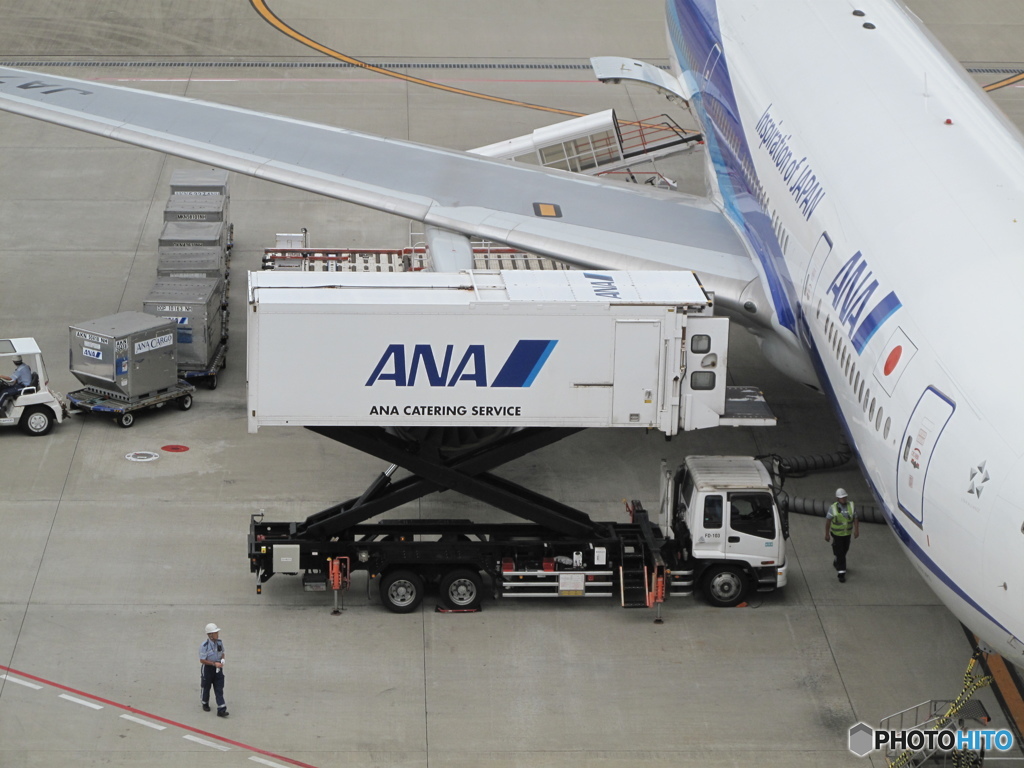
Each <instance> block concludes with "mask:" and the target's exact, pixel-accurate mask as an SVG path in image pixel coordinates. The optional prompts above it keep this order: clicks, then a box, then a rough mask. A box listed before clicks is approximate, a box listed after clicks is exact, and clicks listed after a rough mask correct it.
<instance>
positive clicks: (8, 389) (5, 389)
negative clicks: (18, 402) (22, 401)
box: [0, 363, 32, 405]
mask: <svg viewBox="0 0 1024 768" xmlns="http://www.w3.org/2000/svg"><path fill="white" fill-rule="evenodd" d="M31 386H32V369H31V368H29V367H28V366H27V365H25V364H24V363H21V364H19V365H18V366H17V367H16V368H15V369H14V378H13V379H12V380H11V383H10V384H7V385H4V386H2V387H0V405H3V403H4V401H5V400H6V399H7V398H9V397H17V396H18V392H20V391H21V390H23V389H24V388H25V387H31Z"/></svg>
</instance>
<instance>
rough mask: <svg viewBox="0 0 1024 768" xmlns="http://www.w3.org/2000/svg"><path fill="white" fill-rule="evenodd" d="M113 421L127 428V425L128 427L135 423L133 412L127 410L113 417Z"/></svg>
mask: <svg viewBox="0 0 1024 768" xmlns="http://www.w3.org/2000/svg"><path fill="white" fill-rule="evenodd" d="M115 421H116V422H117V423H118V424H119V425H120V426H122V427H124V428H125V429H128V427H130V426H131V425H132V424H134V423H135V414H134V413H132V412H131V411H128V412H126V413H122V414H121V415H120V416H118V417H117V418H116V419H115Z"/></svg>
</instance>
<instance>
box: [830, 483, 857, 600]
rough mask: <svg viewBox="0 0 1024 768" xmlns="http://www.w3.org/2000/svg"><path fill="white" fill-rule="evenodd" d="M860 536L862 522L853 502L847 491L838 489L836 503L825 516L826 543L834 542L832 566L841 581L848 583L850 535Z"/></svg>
mask: <svg viewBox="0 0 1024 768" xmlns="http://www.w3.org/2000/svg"><path fill="white" fill-rule="evenodd" d="M851 533H852V534H853V538H855V539H856V538H857V537H858V536H860V520H858V519H857V513H856V512H854V510H853V502H852V501H850V500H849V499H848V498H847V497H846V491H844V490H843V489H842V488H836V500H835V503H834V504H833V505H832V506H831V507H829V509H828V514H827V515H825V541H829V539H831V541H832V554H833V555H835V558H834V559H833V560H832V565H833V567H834V568H835V569H836V573H837V574H838V576H839V581H841V582H845V581H846V553H847V552H849V551H850V534H851Z"/></svg>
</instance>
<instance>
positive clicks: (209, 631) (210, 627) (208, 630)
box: [206, 624, 220, 635]
mask: <svg viewBox="0 0 1024 768" xmlns="http://www.w3.org/2000/svg"><path fill="white" fill-rule="evenodd" d="M214 632H220V627H218V626H217V625H216V624H207V625H206V634H208V635H210V634H213V633H214Z"/></svg>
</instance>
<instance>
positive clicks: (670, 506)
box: [248, 271, 786, 612]
mask: <svg viewBox="0 0 1024 768" xmlns="http://www.w3.org/2000/svg"><path fill="white" fill-rule="evenodd" d="M712 305H713V301H712V297H711V296H709V295H708V294H707V293H705V291H704V290H703V288H702V287H701V285H700V283H699V282H698V281H697V279H696V277H695V276H694V275H693V274H692V273H689V272H634V273H630V272H587V271H557V272H526V271H523V272H465V273H459V274H438V273H404V274H402V273H399V274H373V273H371V274H366V273H363V274H359V273H326V274H325V273H308V272H306V273H302V272H288V273H278V272H259V273H251V274H250V276H249V311H248V318H249V322H248V380H249V401H248V406H249V409H248V419H249V429H250V431H251V432H255V431H256V430H257V429H259V428H260V427H261V426H273V425H302V426H305V427H307V428H308V429H310V430H312V431H314V432H317V433H319V434H322V435H325V436H327V437H330V438H332V439H334V440H338V441H340V442H342V443H345V444H346V445H349V446H351V447H355V448H357V449H359V450H362V451H365V452H368V453H370V454H372V455H374V456H377V457H378V458H381V459H383V460H384V461H386V462H388V463H389V464H390V465H391V466H390V467H389V469H388V470H386V471H385V472H383V473H382V474H381V475H380V476H379V477H378V478H377V479H376V480H374V482H373V483H371V485H370V486H369V487H368V488H367V489H366V491H365V492H364V493H363V494H362V495H360V496H359V497H357V498H353V499H349V500H348V501H345V502H341V503H339V504H336V505H334V506H332V507H330V508H328V509H326V510H324V511H323V512H320V513H318V514H315V515H312V516H311V517H309V518H307V519H306V520H305V521H303V522H282V523H275V522H266V521H264V520H263V517H262V516H260V515H257V516H253V519H252V521H251V524H250V531H249V559H250V569H251V571H252V572H253V573H255V574H256V575H257V582H258V589H259V586H260V585H262V584H263V583H265V582H266V581H267V580H268V579H270V578H271V577H272V576H273V575H274V574H276V573H288V574H298V573H300V572H302V573H303V583H304V585H305V587H306V588H307V589H311V590H320V589H324V590H326V589H327V588H328V587H331V588H333V589H334V590H336V591H335V595H336V596H337V593H338V591H340V590H342V589H344V588H345V587H346V586H347V585H348V584H349V580H350V577H351V575H352V573H353V572H355V571H357V570H363V571H366V572H367V573H368V575H369V581H368V588H369V584H372V583H373V582H374V581H377V583H379V592H380V597H381V601H382V602H383V603H384V604H385V605H386V606H387V607H389V608H390V609H391V610H394V611H398V612H407V611H412V610H414V609H415V608H416V607H417V606H418V605H419V604H420V601H421V600H422V598H423V593H424V589H425V588H426V585H427V584H429V583H431V582H436V583H437V584H438V586H439V590H440V595H441V603H442V604H443V605H444V606H446V607H448V608H451V609H462V610H471V609H474V608H476V607H477V606H478V605H479V601H480V598H481V594H482V590H483V588H484V578H486V579H488V580H489V583H490V586H491V588H492V589H493V591H494V593H495V594H496V595H499V596H501V597H593V596H612V595H615V596H618V597H619V599H620V600H621V603H622V604H623V605H624V606H630V607H632V606H660V604H661V602H663V601H664V600H665V598H666V597H668V596H669V595H671V594H679V593H688V592H690V591H691V590H692V587H693V585H694V583H699V584H700V585H701V588H702V591H703V592H704V594H705V595H706V596H707V598H708V600H709V601H710V602H712V603H713V604H716V605H735V604H736V603H738V602H740V601H741V600H742V599H743V598H744V597H745V595H746V594H747V593H748V592H749V591H750V590H753V589H758V590H770V589H774V588H776V587H778V586H782V585H783V584H785V574H786V569H785V544H784V536H783V530H782V525H781V522H780V519H779V514H778V511H777V509H776V507H775V504H774V501H773V498H772V494H771V486H770V483H769V481H768V476H767V472H765V470H764V467H763V466H761V465H760V463H759V462H755V461H754V460H753V459H723V460H721V461H724V462H726V466H727V467H728V469H727V470H726V471H724V472H723V471H722V470H721V462H719V463H717V464H716V463H714V462H712V463H711V464H708V463H707V462H709V461H711V460H710V459H708V460H706V461H705V460H703V459H700V460H699V459H697V458H694V457H691V459H688V460H687V463H686V464H684V467H686V470H685V471H684V472H683V474H682V475H680V477H679V483H676V481H675V480H673V483H671V484H670V485H672V487H673V488H675V485H677V484H679V485H680V487H684V486H685V487H687V488H688V490H687V491H686V492H685V493H683V492H682V491H675V490H673V491H672V492H671V493H670V494H669V496H668V498H669V501H667V502H665V503H664V504H663V514H662V519H661V520H658V521H656V520H652V519H651V518H650V516H649V515H648V514H647V512H646V511H645V510H643V508H642V506H641V505H640V504H639V503H638V502H634V503H633V504H632V505H630V507H629V510H630V521H629V522H605V523H601V522H595V521H593V520H591V518H590V517H589V516H587V515H586V514H584V513H582V512H580V511H578V510H575V509H572V508H570V507H568V506H566V505H564V504H561V503H559V502H557V501H554V500H552V499H547V498H545V497H543V496H541V495H540V494H537V493H535V492H533V491H530V490H528V489H526V488H522V487H520V486H518V485H516V484H514V483H511V482H509V481H508V480H505V479H503V478H501V477H498V476H496V475H494V474H492V472H491V470H492V469H494V468H495V467H496V466H498V465H500V464H503V463H505V462H507V461H510V460H512V459H514V458H517V457H519V456H522V455H524V454H526V453H528V452H530V451H534V450H537V449H538V448H540V447H543V446H545V445H549V444H551V443H553V442H555V441H556V440H559V439H561V438H563V437H565V436H567V435H569V434H572V433H574V432H576V431H579V430H580V429H583V428H586V427H643V428H647V429H657V430H660V431H662V432H664V433H665V435H667V436H672V435H675V434H677V433H678V432H679V431H681V430H692V429H701V428H707V427H714V426H725V425H734V426H737V425H751V426H756V425H767V424H773V423H774V417H773V416H772V415H771V413H770V412H769V411H768V410H767V406H766V405H765V403H764V400H763V398H762V397H761V395H760V392H758V391H757V390H755V389H753V388H751V387H727V386H726V382H725V372H726V368H725V366H726V361H727V357H728V321H727V320H726V319H724V318H719V317H714V316H712ZM702 462H704V463H702ZM730 462H731V463H730ZM712 466H714V467H718V469H715V470H712ZM398 467H403V468H405V469H407V470H408V471H409V472H410V473H411V474H410V476H409V477H403V478H401V479H399V480H394V481H393V476H394V474H395V471H396V470H397V469H398ZM709 472H712V473H713V472H717V473H718V474H717V475H715V477H716V480H715V482H713V483H710V484H709V483H706V482H704V483H698V482H696V480H695V479H697V478H701V477H704V476H705V475H707V474H708V473H709ZM728 477H732V480H731V481H730V482H725V480H726V479H727V478H728ZM686 478H690V479H691V480H690V485H688V486H687V485H686V483H687V480H686ZM439 490H455V491H458V492H459V493H461V494H464V495H467V496H470V497H472V498H475V499H478V500H480V501H482V502H484V503H486V504H489V505H492V506H495V507H498V508H499V509H502V510H504V511H506V512H509V513H511V514H513V515H515V516H516V517H518V518H522V519H523V520H524V522H519V523H500V524H488V523H477V522H473V521H469V520H406V519H384V520H380V521H379V522H373V523H368V522H367V521H368V520H370V518H374V517H376V518H380V516H381V515H383V514H384V513H386V512H389V511H390V510H393V509H395V508H397V507H399V506H401V505H403V504H406V503H408V502H410V501H413V500H415V499H417V498H419V497H421V496H424V495H426V494H428V493H432V492H436V491H439ZM716 499H717V501H716ZM716 503H717V504H719V507H718V508H717V509H718V513H717V514H718V518H717V521H718V522H717V527H716V522H715V512H714V510H715V504H716Z"/></svg>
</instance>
